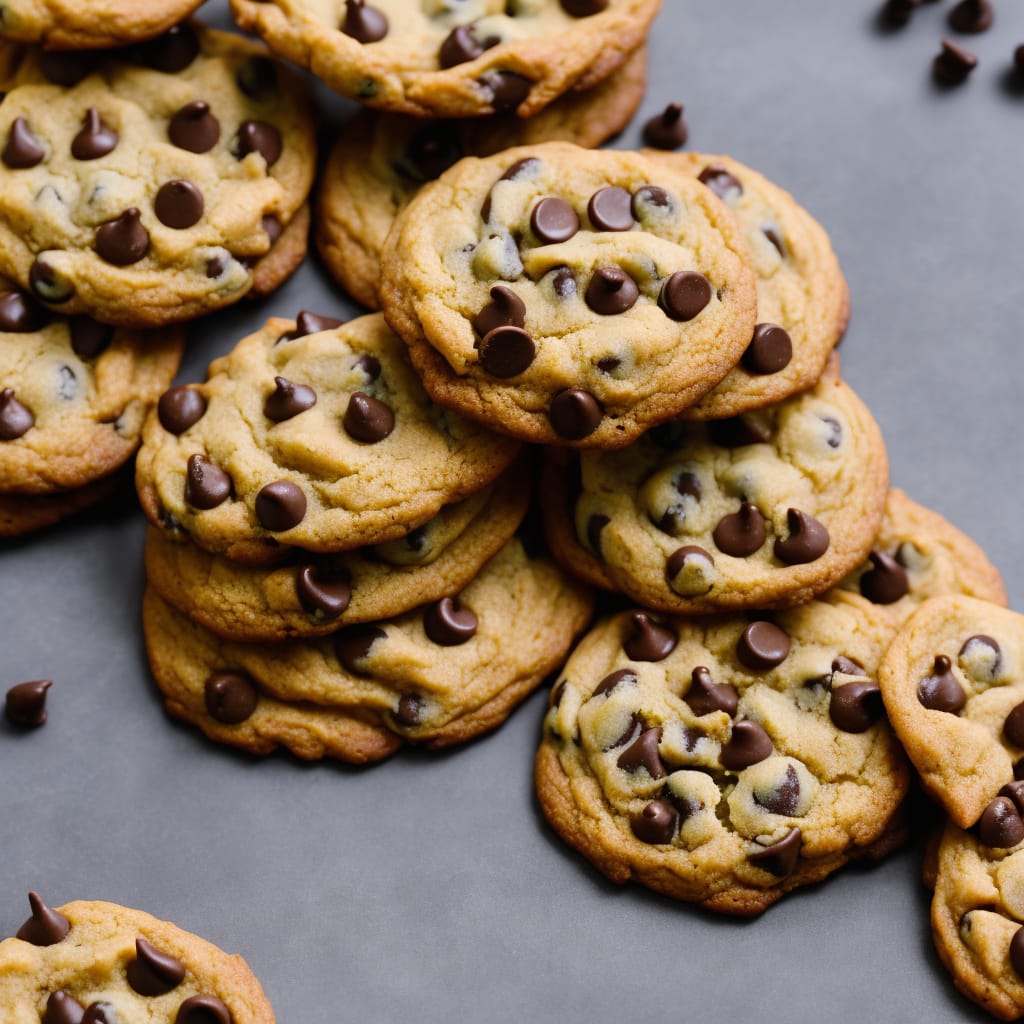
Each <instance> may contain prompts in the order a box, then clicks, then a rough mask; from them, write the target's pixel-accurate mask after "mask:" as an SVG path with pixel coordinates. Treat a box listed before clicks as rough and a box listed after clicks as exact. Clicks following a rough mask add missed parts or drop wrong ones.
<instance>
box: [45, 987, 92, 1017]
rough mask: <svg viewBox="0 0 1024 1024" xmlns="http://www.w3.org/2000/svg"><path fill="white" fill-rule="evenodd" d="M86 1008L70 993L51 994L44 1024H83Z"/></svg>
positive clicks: (64, 991)
mask: <svg viewBox="0 0 1024 1024" xmlns="http://www.w3.org/2000/svg"><path fill="white" fill-rule="evenodd" d="M84 1016H85V1007H84V1006H83V1005H82V1004H81V1003H80V1002H79V1001H78V1000H77V999H75V997H74V996H72V995H71V993H70V992H68V991H66V990H65V989H61V990H60V991H59V992H51V993H50V996H49V998H48V999H47V1000H46V1011H45V1012H44V1013H43V1024H82V1018H83V1017H84Z"/></svg>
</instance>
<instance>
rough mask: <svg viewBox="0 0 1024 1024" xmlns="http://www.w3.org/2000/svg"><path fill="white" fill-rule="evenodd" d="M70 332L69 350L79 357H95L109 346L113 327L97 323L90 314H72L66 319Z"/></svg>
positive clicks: (112, 335)
mask: <svg viewBox="0 0 1024 1024" xmlns="http://www.w3.org/2000/svg"><path fill="white" fill-rule="evenodd" d="M68 328H69V330H70V332H71V351H72V352H74V353H75V355H76V356H78V357H79V359H95V358H96V357H97V356H98V355H102V354H103V353H104V352H105V351H106V350H107V349H108V348H109V347H110V342H111V341H112V340H113V337H114V328H113V327H109V326H108V325H107V324H101V323H97V322H96V321H95V320H93V318H92V317H91V316H73V317H70V318H69V320H68Z"/></svg>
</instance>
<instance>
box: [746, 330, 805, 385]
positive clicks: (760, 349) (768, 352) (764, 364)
mask: <svg viewBox="0 0 1024 1024" xmlns="http://www.w3.org/2000/svg"><path fill="white" fill-rule="evenodd" d="M792 358H793V341H792V339H791V338H790V336H789V332H788V331H786V330H784V329H783V328H781V327H779V326H778V324H757V325H756V326H755V327H754V337H753V339H752V340H751V342H750V344H749V345H748V346H747V350H746V351H745V352H744V353H743V358H742V359H741V362H742V364H743V369H744V370H746V371H747V373H751V374H755V375H757V376H764V375H766V374H769V373H778V372H779V371H780V370H784V369H785V368H786V367H787V366H789V364H790V361H791V360H792Z"/></svg>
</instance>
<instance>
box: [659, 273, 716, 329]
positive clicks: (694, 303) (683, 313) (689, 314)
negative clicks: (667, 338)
mask: <svg viewBox="0 0 1024 1024" xmlns="http://www.w3.org/2000/svg"><path fill="white" fill-rule="evenodd" d="M711 294H712V289H711V283H710V282H709V281H708V279H707V278H706V277H705V276H704V275H703V274H698V273H696V271H693V270H680V271H678V272H677V273H675V274H673V275H672V276H671V277H669V278H668V279H667V280H666V281H665V283H664V284H663V285H662V286H661V294H659V296H658V305H659V306H661V308H662V310H663V311H664V313H665V315H666V316H667V317H668V318H669V319H670V320H675V321H677V322H680V323H685V322H686V321H688V320H692V319H693V318H694V317H695V316H697V315H698V314H699V313H700V312H701V310H703V309H704V307H705V306H706V305H707V304H708V303H709V302H710V301H711Z"/></svg>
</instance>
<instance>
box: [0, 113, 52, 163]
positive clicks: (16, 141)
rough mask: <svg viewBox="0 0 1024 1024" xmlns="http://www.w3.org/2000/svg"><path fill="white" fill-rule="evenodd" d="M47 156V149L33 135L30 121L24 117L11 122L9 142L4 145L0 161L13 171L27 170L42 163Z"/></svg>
mask: <svg viewBox="0 0 1024 1024" xmlns="http://www.w3.org/2000/svg"><path fill="white" fill-rule="evenodd" d="M45 156H46V148H45V147H44V146H43V144H42V143H41V142H40V141H39V139H37V138H36V137H35V135H33V134H32V130H31V129H30V128H29V126H28V121H26V120H25V118H23V117H16V118H15V119H14V120H13V121H12V122H11V131H10V134H9V135H8V136H7V142H6V143H4V148H3V152H2V153H0V160H3V162H4V164H5V166H7V167H10V168H11V169H12V170H25V169H26V168H29V167H35V166H36V164H38V163H41V162H42V160H43V158H44V157H45Z"/></svg>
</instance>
